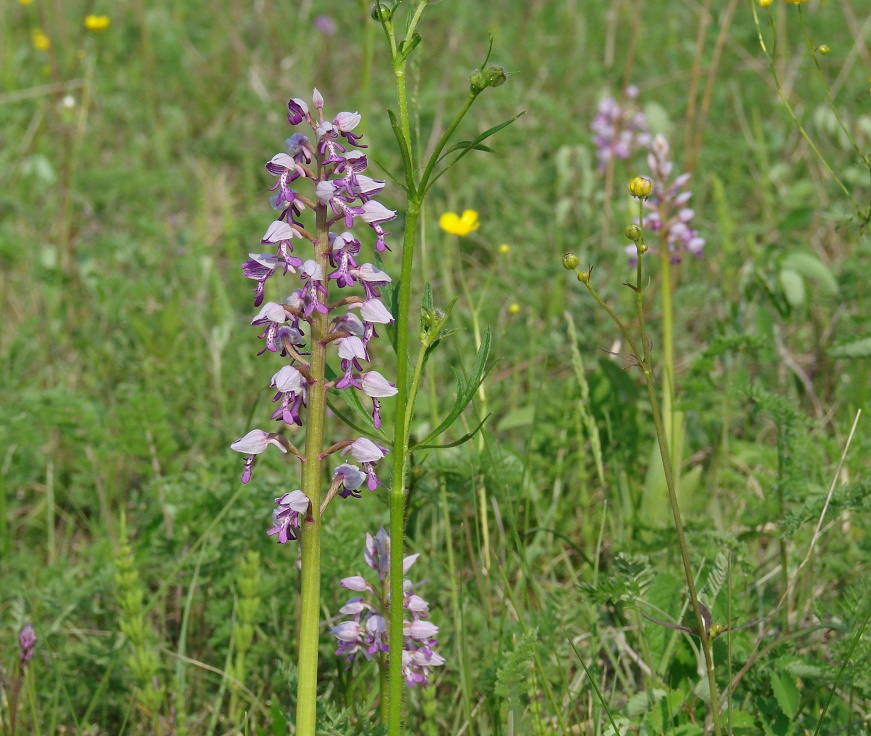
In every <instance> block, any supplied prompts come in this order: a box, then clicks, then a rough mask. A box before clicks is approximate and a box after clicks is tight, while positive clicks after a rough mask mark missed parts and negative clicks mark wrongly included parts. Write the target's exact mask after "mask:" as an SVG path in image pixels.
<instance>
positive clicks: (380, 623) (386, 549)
mask: <svg viewBox="0 0 871 736" xmlns="http://www.w3.org/2000/svg"><path fill="white" fill-rule="evenodd" d="M364 557H365V560H366V564H367V565H368V566H369V567H371V568H372V569H373V570H374V571H375V573H376V574H377V576H378V583H379V584H378V586H377V587H375V586H373V585H371V584H370V583H369V582H368V581H367V580H366V578H364V577H362V576H361V575H354V576H353V577H349V578H344V579H343V580H342V582H341V585H342V587H343V588H347V589H348V590H351V591H354V592H355V593H359V595H355V596H354V597H353V598H351V599H350V600H349V601H348V602H347V603H346V604H345V605H344V606H342V608H341V610H340V613H341V614H342V615H344V616H350V618H349V619H348V620H346V621H343V622H342V623H340V624H338V625H337V626H333V627H332V629H331V631H332V633H333V636H335V637H336V639H337V640H338V642H339V646H338V648H337V649H336V654H337V655H339V656H342V657H345V658H346V659H347V661H348V663H349V666H350V663H352V662H353V661H354V659H355V658H356V656H357V654H362V655H363V656H364V657H365V658H366V659H372V658H373V657H374V656H376V655H377V654H378V653H379V652H388V651H390V647H389V645H388V631H387V628H388V627H387V611H388V607H389V602H390V591H389V585H388V578H389V575H390V537H389V536H388V535H387V532H385V531H384V529H383V527H382V528H381V529H379V530H378V533H377V534H376V535H375V536H374V537H373V536H372V535H371V534H367V535H366V550H365V553H364ZM417 558H418V555H409V556H408V557H406V558H405V559H404V560H403V562H402V571H403V574H404V573H406V572H408V570H409V569H410V568H411V566H412V565H413V564H414V563H415V561H416V560H417ZM402 592H403V598H404V601H403V607H404V608H405V610H406V611H408V614H409V618H408V619H406V620H405V621H403V640H402V642H403V650H402V673H403V675H404V676H405V680H406V682H408V684H409V686H411V687H415V686H417V685H423V686H424V687H426V686H427V685H428V684H429V668H430V667H437V666H439V665H442V664H444V663H445V659H444V657H442V656H441V655H440V654H439V653H438V652H436V651H435V650H434V648H433V647H435V646H436V645H437V644H438V641H437V640H436V638H435V637H436V634H438V630H439V629H438V626H436V625H435V624H432V623H430V622H429V621H427V619H428V618H429V604H428V603H427V602H426V601H425V600H424V599H423V598H421V597H420V596H419V595H415V593H414V585H413V583H412V582H411V581H410V580H403V591H402Z"/></svg>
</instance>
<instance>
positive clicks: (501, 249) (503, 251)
mask: <svg viewBox="0 0 871 736" xmlns="http://www.w3.org/2000/svg"><path fill="white" fill-rule="evenodd" d="M499 252H500V253H501V254H502V255H503V256H505V255H508V254H509V253H510V252H511V246H510V245H508V243H502V245H500V246H499Z"/></svg>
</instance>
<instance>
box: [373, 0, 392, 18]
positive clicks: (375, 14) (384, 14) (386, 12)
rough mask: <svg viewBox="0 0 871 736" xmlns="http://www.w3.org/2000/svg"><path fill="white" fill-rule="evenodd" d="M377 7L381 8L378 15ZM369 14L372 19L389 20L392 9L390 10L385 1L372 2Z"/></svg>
mask: <svg viewBox="0 0 871 736" xmlns="http://www.w3.org/2000/svg"><path fill="white" fill-rule="evenodd" d="M379 8H380V10H381V16H380V17H379V15H378V10H379ZM371 15H372V20H382V19H383V20H390V16H392V15H393V10H391V8H390V6H389V5H388V4H387V3H372V10H371Z"/></svg>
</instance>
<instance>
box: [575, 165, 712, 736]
mask: <svg viewBox="0 0 871 736" xmlns="http://www.w3.org/2000/svg"><path fill="white" fill-rule="evenodd" d="M643 181H644V180H640V179H634V180H633V182H632V184H630V191H631V192H632V194H633V196H636V197H637V198H638V202H639V218H638V221H639V229H638V235H637V237H634V236H633V238H632V239H633V241H634V243H635V247H636V250H637V259H636V264H635V284H634V286H632V287H631V288H632V290H633V291H634V292H635V303H636V314H637V318H638V327H639V330H640V333H641V334H640V342H641V347H642V350H641V351H640V352H639V350H638V348H637V347H636V344H635V342H634V341H633V340H632V338H631V337H630V336H629V332H628V330H627V329H626V327H625V325H624V324H623V322H622V321H621V320H620V318H619V317H617V315H616V314H614V312H613V310H612V309H611V308H610V307H609V306H608V305H607V304H605V302H604V301H603V300H602V298H601V297H600V296H599V294H598V293H597V292H596V290H595V289H594V288H593V285H592V283H591V281H590V273H589V272H581V273H578V280H579V281H581V282H582V283H583V284H584V285H585V286H586V287H587V290H588V291H589V292H590V294H591V295H592V297H593V298H594V299H595V300H596V301H597V302H598V303H599V305H600V306H601V307H602V308H603V309H604V310H605V311H606V312H607V313H608V314H609V315H610V316H611V318H612V319H613V320H614V322H615V324H616V325H617V327H618V329H619V330H620V332H621V333H622V335H623V337H624V339H625V340H626V342H627V344H628V345H629V347H630V349H631V351H632V356H633V360H634V362H635V363H636V364H637V365H638V366H639V367H640V368H641V371H642V373H643V374H644V383H645V385H646V388H647V396H648V400H649V401H650V408H651V412H652V414H653V423H654V427H655V430H656V438H657V441H658V445H659V452H660V457H661V459H662V467H663V472H664V473H665V483H666V486H667V488H668V498H669V504H670V505H671V511H672V516H673V517H674V526H675V532H676V534H677V539H678V547H679V549H680V556H681V561H682V563H683V568H684V576H685V579H686V584H687V590H688V592H689V597H690V601H691V603H692V607H693V612H694V613H695V617H696V622H697V629H696V634H697V635H698V637H699V640H700V641H701V644H702V652H703V654H704V658H705V669H706V673H707V679H708V689H709V692H710V699H711V704H710V714H711V720H712V722H713V726H714V733H715V734H716V736H722V726H721V723H720V710H719V696H718V694H717V682H716V679H715V673H714V659H713V640H712V639H711V637H710V634H709V632H708V623H707V620H708V618H709V616H708V617H705V616H703V614H702V607H701V603H700V602H699V596H698V593H697V591H696V585H695V580H694V577H693V570H692V564H691V562H690V555H689V548H688V547H687V542H686V535H685V534H684V529H683V521H682V519H681V512H680V504H679V503H678V498H677V487H676V484H675V473H674V470H673V468H672V462H671V453H670V452H669V442H668V435H667V434H666V430H665V424H664V423H663V418H662V414H661V412H660V407H659V401H658V399H657V398H656V389H655V386H654V378H653V370H652V367H651V361H650V339H649V337H648V334H647V325H646V322H645V319H644V290H643V288H642V283H643V282H642V263H641V261H642V255H643V254H644V253H645V252H646V251H647V246H646V245H644V242H643V230H641V229H640V226H643V223H644V209H643V205H644V198H645V197H646V196H648V195H649V193H650V189H649V186H648V188H647V193H646V194H643V193H640V192H639V190H637V189H634V188H633V187H635V186H636V184H637V183H638V182H643ZM647 184H648V185H649V182H647ZM663 250H664V251H666V252H667V249H666V248H663ZM577 263H578V258H577V256H575V255H574V254H566V256H565V257H564V258H563V265H564V266H565V267H566V268H568V269H571V270H575V269H576V268H577Z"/></svg>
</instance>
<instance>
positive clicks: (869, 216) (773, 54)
mask: <svg viewBox="0 0 871 736" xmlns="http://www.w3.org/2000/svg"><path fill="white" fill-rule="evenodd" d="M752 5H753V22H754V23H755V24H756V34H757V37H758V38H759V46H760V48H761V49H762V53H764V54H765V57H766V58H767V59H768V66H769V68H770V69H771V77H772V79H774V85H775V87H776V88H777V94H778V95H779V96H780V101H781V102H782V103H783V107H784V108H785V109H786V112H787V114H788V115H789V117H790V119H791V120H792V122H793V123H794V124H795V127H796V128H797V129H798V132H799V133H801V137H802V138H804V140H805V143H807V144H808V146H809V147H810V149H811V150H812V151H813V152H814V155H815V156H816V157H817V158H818V159H819V161H820V163H821V164H822V165H823V167H824V168H825V170H826V171H827V172H829V176H831V177H832V179H833V180H834V182H835V183H836V184H837V185H838V186H839V187H840V189H841V191H842V192H843V193H844V196H845V197H847V199H849V200H850V204H852V205H853V207H854V208H855V209H856V213H857V214H858V215H859V218H860V219H861V220H862V222H863V223H864V224H866V225H867V224H868V222H869V220H871V206H869V208H868V211H867V212H866V211H865V210H863V209H862V206H861V205H860V204H859V203H858V202H857V201H856V200H855V199H854V198H853V195H852V194H850V191H849V190H848V189H847V186H846V185H845V184H844V182H842V181H841V179H840V178H839V177H838V175H837V174H836V173H835V172H834V171H833V170H832V167H831V166H829V162H828V161H827V160H826V158H825V156H823V154H822V153H820V150H819V149H818V148H817V147H816V145H815V144H814V142H813V141H812V140H811V137H810V136H809V135H808V133H807V131H806V130H805V129H804V126H803V125H802V124H801V123H800V122H799V120H798V118H797V117H796V115H795V111H794V110H793V109H792V105H790V104H789V100H787V98H786V93H785V92H784V91H783V87H782V85H781V84H780V76H779V75H778V73H777V65H776V64H775V59H777V30H776V28H775V27H774V18H772V16H771V12H770V11H769V10H768V8H766V9H765V12H766V13H767V14H768V22H769V24H770V25H771V29H772V31H773V32H774V36H773V39H774V40H773V41H772V49H771V51H770V52H769V50H768V46H766V45H765V39H764V38H763V37H762V27H761V26H760V25H759V14H758V12H757V8H756V3H753V4H752ZM798 12H799V16H800V17H801V6H799V9H798ZM802 23H804V21H803V20H802ZM805 35H807V34H805ZM820 76H822V74H821V75H820ZM824 86H826V85H824ZM826 95H827V97H828V86H826ZM830 104H831V100H830ZM839 122H840V120H839ZM862 160H863V161H864V162H865V163H866V164H867V159H865V158H864V157H863V159H862Z"/></svg>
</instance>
